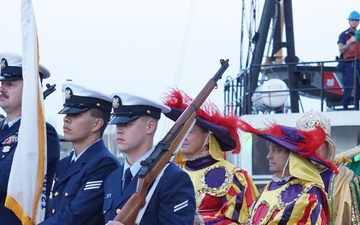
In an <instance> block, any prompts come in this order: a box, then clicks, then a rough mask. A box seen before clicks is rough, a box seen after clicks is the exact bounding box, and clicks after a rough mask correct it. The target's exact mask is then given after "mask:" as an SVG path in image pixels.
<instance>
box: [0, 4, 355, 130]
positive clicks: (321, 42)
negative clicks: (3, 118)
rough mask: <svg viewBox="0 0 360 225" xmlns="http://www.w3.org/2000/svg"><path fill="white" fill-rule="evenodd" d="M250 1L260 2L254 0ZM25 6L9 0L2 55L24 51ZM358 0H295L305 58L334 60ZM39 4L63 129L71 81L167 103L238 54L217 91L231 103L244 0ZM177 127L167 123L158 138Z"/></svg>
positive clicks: (51, 110) (44, 58)
mask: <svg viewBox="0 0 360 225" xmlns="http://www.w3.org/2000/svg"><path fill="white" fill-rule="evenodd" d="M244 2H245V4H246V7H248V6H250V3H251V1H250V0H245V1H244ZM258 2H259V3H260V4H263V2H264V0H263V1H258ZM20 3H21V1H20V0H0V21H1V35H0V43H1V47H0V52H14V53H18V54H21V24H20V18H21V17H20V15H21V11H20V9H21V7H20ZM358 3H359V2H358V1H357V0H316V1H314V0H312V1H310V0H294V1H293V3H292V4H293V20H294V34H295V43H296V46H295V52H296V55H297V56H298V57H299V58H300V60H301V61H322V60H334V59H335V56H336V55H338V48H337V44H336V43H337V38H338V36H339V34H340V32H342V31H343V30H345V29H347V28H348V21H347V18H348V15H349V13H350V12H351V11H353V10H358V11H360V5H359V4H358ZM33 5H34V10H35V17H36V23H37V28H38V36H39V48H40V63H41V64H42V65H44V66H45V67H47V68H48V69H49V70H50V72H51V77H50V78H49V79H47V80H44V83H50V84H54V83H55V84H56V86H57V90H56V91H55V92H54V93H53V94H51V95H50V96H49V97H48V98H47V99H46V100H45V103H44V104H45V114H46V119H47V121H48V122H50V123H51V124H53V125H54V126H55V128H56V129H57V131H58V132H59V133H60V134H61V133H63V132H62V125H63V122H62V118H63V115H59V114H57V113H58V111H60V109H62V104H63V96H62V92H61V87H62V85H63V83H65V82H66V80H67V79H71V80H72V81H73V82H74V83H76V84H80V85H85V86H87V87H91V88H94V89H96V90H99V91H101V92H104V93H106V94H109V95H110V94H112V93H116V92H129V93H133V94H138V95H141V96H146V97H148V98H151V99H154V100H159V99H160V96H161V95H162V94H163V93H164V92H166V91H167V90H169V88H171V87H177V88H179V89H182V90H184V91H185V92H186V93H188V94H189V95H190V96H192V97H195V96H196V94H197V93H198V92H199V91H200V90H201V88H202V87H203V86H204V85H205V84H206V82H207V81H208V80H209V79H210V78H212V77H213V75H214V74H215V73H216V71H217V70H218V69H219V67H220V62H219V60H220V59H229V64H230V66H229V68H228V69H227V71H226V72H225V74H224V76H223V78H222V79H221V80H220V81H219V82H218V88H217V89H215V90H213V92H212V93H211V95H210V96H209V99H210V100H211V101H213V102H215V103H216V104H218V105H219V106H220V107H223V99H224V97H223V93H224V88H223V85H224V82H225V80H226V78H227V77H233V78H234V77H236V75H237V74H238V72H239V69H240V63H239V61H240V33H241V9H242V1H240V0H221V1H219V0H217V1H216V0H181V1H180V0H177V1H174V0H131V1H124V0H103V1H98V0H97V1H95V0H75V1H74V0H71V1H70V0H33ZM354 6H357V8H356V7H354ZM248 19H249V18H248ZM309 102H310V103H312V101H309ZM304 108H305V110H309V109H311V108H313V107H312V106H311V105H310V106H307V105H304ZM168 129H169V124H168V122H167V121H165V122H164V123H163V124H162V125H161V126H159V132H158V135H160V136H161V137H162V136H163V135H165V134H166V132H167V130H168Z"/></svg>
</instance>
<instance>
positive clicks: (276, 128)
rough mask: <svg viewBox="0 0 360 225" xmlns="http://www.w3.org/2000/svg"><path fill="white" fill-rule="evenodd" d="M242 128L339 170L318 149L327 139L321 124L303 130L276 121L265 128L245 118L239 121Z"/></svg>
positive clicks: (304, 156)
mask: <svg viewBox="0 0 360 225" xmlns="http://www.w3.org/2000/svg"><path fill="white" fill-rule="evenodd" d="M239 125H240V129H241V130H242V131H244V132H249V133H252V134H256V135H257V136H259V137H261V138H264V139H266V140H268V141H270V142H273V143H276V144H278V145H280V146H282V147H284V148H286V149H288V150H289V151H292V152H294V153H296V154H298V155H300V156H301V157H303V158H307V159H309V160H312V161H315V162H318V163H320V164H322V165H324V166H327V167H329V168H330V169H332V170H334V171H335V172H338V170H337V168H336V166H335V165H334V164H333V163H332V162H330V161H328V160H325V159H323V158H322V157H321V156H320V155H319V154H318V153H317V150H318V149H319V148H320V147H321V145H322V144H323V143H324V141H325V137H326V133H325V131H324V130H323V129H322V128H321V126H315V127H314V129H313V130H310V131H303V130H299V129H296V128H293V127H288V126H282V125H279V124H276V123H270V124H267V125H266V128H265V129H264V130H258V129H256V128H254V127H252V126H251V125H250V124H249V123H247V122H245V121H244V120H240V121H239Z"/></svg>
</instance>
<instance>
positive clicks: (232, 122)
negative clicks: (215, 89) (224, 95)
mask: <svg viewBox="0 0 360 225" xmlns="http://www.w3.org/2000/svg"><path fill="white" fill-rule="evenodd" d="M162 100H163V102H164V104H165V105H167V106H169V107H170V108H171V112H169V113H165V115H166V116H167V117H168V118H170V119H171V120H173V121H176V120H177V119H178V118H179V117H180V115H181V113H182V112H183V111H184V110H185V109H186V108H187V107H188V105H189V104H190V103H191V102H192V98H190V97H189V96H188V95H187V94H185V93H184V92H183V91H180V90H178V89H172V90H171V91H170V93H166V94H164V96H163V99H162ZM239 119H240V118H239V117H237V116H233V115H227V116H224V115H222V113H221V111H220V109H219V108H218V107H217V106H216V105H215V104H213V103H211V102H210V101H207V102H205V103H204V104H203V105H202V107H201V109H199V110H198V111H197V112H196V122H197V123H198V124H199V125H200V126H203V127H205V128H206V129H208V130H209V131H210V132H211V133H212V134H213V135H214V137H215V138H216V140H217V142H218V143H219V145H220V148H221V150H222V151H231V150H233V151H232V153H233V154H237V153H239V152H240V148H241V145H240V139H239V133H238V131H239V129H238V127H237V124H238V121H239Z"/></svg>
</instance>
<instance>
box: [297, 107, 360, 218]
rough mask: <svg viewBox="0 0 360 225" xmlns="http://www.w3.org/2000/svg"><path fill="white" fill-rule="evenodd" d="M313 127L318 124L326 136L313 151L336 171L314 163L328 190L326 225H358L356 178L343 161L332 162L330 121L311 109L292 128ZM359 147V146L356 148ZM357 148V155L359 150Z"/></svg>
mask: <svg viewBox="0 0 360 225" xmlns="http://www.w3.org/2000/svg"><path fill="white" fill-rule="evenodd" d="M315 126H321V127H322V128H323V129H324V131H325V132H326V138H325V141H324V143H323V144H322V145H321V147H320V148H319V149H318V150H317V153H318V154H319V155H320V156H321V157H322V158H324V159H326V160H330V161H333V162H334V163H336V164H337V169H338V171H339V173H338V174H335V173H334V171H333V170H331V169H330V168H328V167H326V166H324V165H322V164H319V163H315V166H316V167H317V168H318V170H319V172H320V175H321V178H322V180H323V182H324V185H325V190H326V192H327V193H328V197H329V201H330V205H331V207H332V216H331V220H330V221H329V223H328V224H342V225H345V224H359V223H360V217H359V206H360V201H359V200H360V199H359V197H358V196H359V195H358V192H359V184H360V179H359V177H358V176H356V175H355V173H354V172H353V171H352V170H350V169H349V168H347V167H346V166H345V163H346V162H347V161H344V160H342V161H340V160H339V161H335V154H336V146H335V143H334V141H333V140H332V139H331V125H330V120H329V119H327V118H326V117H324V116H323V115H321V113H319V112H316V111H314V110H310V111H309V112H306V113H305V114H304V115H303V116H302V117H300V118H299V119H298V120H297V121H296V127H297V128H298V129H301V130H306V131H309V130H312V129H314V127H315ZM358 149H359V150H360V148H358ZM359 150H358V151H357V154H359V153H360V151H359ZM343 156H345V155H344V154H343ZM341 159H343V158H342V157H341Z"/></svg>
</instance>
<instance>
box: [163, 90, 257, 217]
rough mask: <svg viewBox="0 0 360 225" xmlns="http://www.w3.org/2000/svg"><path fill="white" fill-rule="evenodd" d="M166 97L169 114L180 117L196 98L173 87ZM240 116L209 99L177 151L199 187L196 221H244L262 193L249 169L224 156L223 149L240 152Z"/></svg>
mask: <svg viewBox="0 0 360 225" xmlns="http://www.w3.org/2000/svg"><path fill="white" fill-rule="evenodd" d="M163 101H164V102H165V104H166V105H168V106H170V108H171V112H170V113H166V114H165V115H166V116H167V117H168V118H170V119H172V120H173V121H176V120H177V119H178V117H179V116H180V115H181V113H182V112H183V111H184V110H185V109H186V107H187V106H188V105H189V104H190V103H191V101H192V99H191V98H190V97H189V96H187V95H186V94H185V93H184V92H182V91H180V90H176V89H173V90H172V91H171V93H168V94H167V95H166V96H164V98H163ZM238 120H239V118H238V117H236V116H223V115H222V113H221V111H220V110H219V109H218V108H217V107H216V106H215V105H214V104H212V103H210V102H205V103H204V104H203V107H202V108H201V109H199V110H198V111H197V113H196V123H195V125H194V127H193V128H192V130H191V131H190V133H189V134H188V136H187V137H186V139H185V140H184V143H183V145H182V146H181V148H180V152H179V153H178V155H177V163H178V164H179V165H180V167H181V168H182V169H183V170H184V171H186V172H187V173H188V174H189V175H190V177H191V180H192V182H193V184H194V187H195V194H196V209H197V215H196V216H195V223H194V224H242V223H244V222H245V220H246V218H247V215H248V210H249V207H250V205H251V204H252V202H253V201H254V199H255V197H256V196H257V195H258V191H257V188H256V186H255V184H254V182H253V181H252V179H251V177H250V176H249V174H248V173H247V171H245V170H243V169H241V168H238V167H237V166H235V165H232V164H231V163H229V162H228V161H226V160H225V159H224V157H223V151H231V150H232V152H233V153H234V154H238V153H239V152H240V139H239V134H238V128H237V125H236V124H237V121H238Z"/></svg>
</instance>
